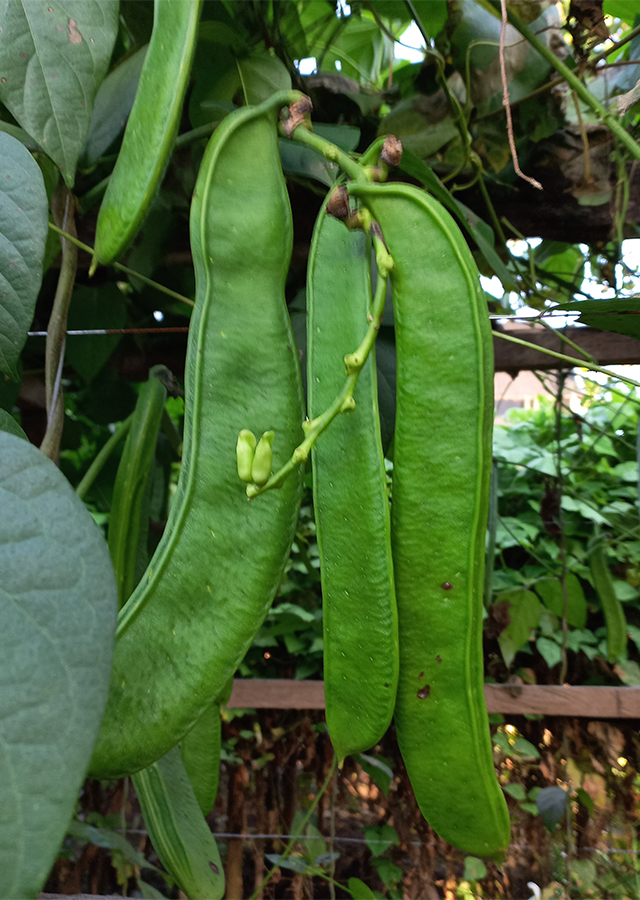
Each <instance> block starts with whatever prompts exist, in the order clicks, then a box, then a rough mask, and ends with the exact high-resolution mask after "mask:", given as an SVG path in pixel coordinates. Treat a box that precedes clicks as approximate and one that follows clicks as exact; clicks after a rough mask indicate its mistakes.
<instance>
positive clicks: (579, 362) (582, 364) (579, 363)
mask: <svg viewBox="0 0 640 900" xmlns="http://www.w3.org/2000/svg"><path fill="white" fill-rule="evenodd" d="M492 334H493V336H494V337H498V338H500V339H501V340H503V341H510V342H511V343H512V344H519V345H520V346H521V347H527V349H529V350H537V351H538V352H539V353H546V355H547V356H553V358H554V359H561V360H563V361H564V362H568V363H571V365H572V366H576V367H577V368H579V369H590V370H591V371H592V372H602V374H603V375H608V376H609V378H615V379H616V380H617V381H624V382H625V383H626V384H631V385H633V387H640V381H635V380H634V379H633V378H627V376H626V375H618V374H617V373H616V372H612V371H611V369H603V368H602V366H594V365H593V363H590V362H587V361H586V360H584V359H576V358H575V357H574V356H565V354H564V353H556V352H555V350H548V349H547V348H546V347H541V346H540V345H539V344H532V343H530V342H529V341H521V340H520V338H516V337H512V336H511V335H510V334H503V333H502V332H500V331H494V332H492Z"/></svg>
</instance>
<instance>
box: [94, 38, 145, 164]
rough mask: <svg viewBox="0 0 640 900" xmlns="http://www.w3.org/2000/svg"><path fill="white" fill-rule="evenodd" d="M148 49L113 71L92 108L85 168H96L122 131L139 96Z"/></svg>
mask: <svg viewBox="0 0 640 900" xmlns="http://www.w3.org/2000/svg"><path fill="white" fill-rule="evenodd" d="M146 55H147V48H146V47H142V48H141V49H140V50H138V52H137V53H134V54H133V56H129V57H128V58H127V59H126V60H125V61H124V62H123V63H121V64H120V65H119V66H118V68H117V69H114V70H113V72H110V73H109V75H107V77H106V78H105V80H104V81H103V82H102V84H101V85H100V89H99V91H98V93H97V94H96V99H95V103H94V105H93V115H92V116H91V123H90V125H89V133H88V135H87V141H86V143H85V145H84V150H83V151H82V160H81V163H82V165H86V166H93V165H94V164H95V163H96V162H97V161H98V160H99V159H100V157H101V156H102V154H103V153H104V152H105V150H107V149H108V147H109V146H110V145H111V144H112V143H113V141H114V140H115V139H116V138H117V137H118V135H119V134H120V132H121V131H122V130H123V128H124V126H125V124H126V121H127V119H128V117H129V113H130V112H131V107H132V106H133V101H134V100H135V97H136V91H137V89H138V82H139V81H140V72H141V71H142V64H143V62H144V58H145V56H146Z"/></svg>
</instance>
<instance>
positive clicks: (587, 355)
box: [538, 316, 598, 365]
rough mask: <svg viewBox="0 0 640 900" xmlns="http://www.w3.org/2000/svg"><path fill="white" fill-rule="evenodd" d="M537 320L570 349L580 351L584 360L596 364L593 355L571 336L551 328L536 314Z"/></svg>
mask: <svg viewBox="0 0 640 900" xmlns="http://www.w3.org/2000/svg"><path fill="white" fill-rule="evenodd" d="M538 322H540V324H541V325H543V326H544V327H545V328H546V329H548V330H549V331H551V332H552V333H553V334H555V335H557V336H558V337H559V338H560V340H561V341H562V342H563V343H564V344H567V345H568V346H569V347H571V349H572V350H575V351H576V353H582V355H583V356H584V358H585V359H586V360H588V361H589V362H590V363H595V364H596V365H597V364H598V363H597V360H596V358H595V356H592V355H591V354H590V353H587V351H586V350H583V349H582V347H580V346H579V345H578V344H576V342H575V341H572V340H571V338H569V337H567V336H566V334H564V333H563V332H562V331H558V329H557V328H553V327H552V326H551V325H549V323H548V322H546V321H545V320H544V319H542V318H541V317H540V316H538Z"/></svg>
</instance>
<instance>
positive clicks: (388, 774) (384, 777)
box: [353, 753, 393, 796]
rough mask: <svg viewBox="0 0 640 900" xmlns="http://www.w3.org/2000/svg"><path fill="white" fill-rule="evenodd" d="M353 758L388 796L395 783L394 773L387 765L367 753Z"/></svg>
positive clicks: (358, 754)
mask: <svg viewBox="0 0 640 900" xmlns="http://www.w3.org/2000/svg"><path fill="white" fill-rule="evenodd" d="M353 758H354V760H355V761H356V762H357V763H358V765H360V766H361V767H362V768H363V770H364V771H365V772H366V773H367V775H368V776H369V778H371V780H372V781H373V782H374V784H375V785H376V786H377V787H378V788H379V789H380V790H381V791H382V793H383V794H384V795H385V796H386V795H387V794H388V793H389V788H390V787H391V782H392V781H393V771H392V770H391V768H390V767H389V766H388V765H387V763H386V762H383V761H382V760H381V759H377V758H376V757H375V756H369V754H367V753H356V754H355V755H354V757H353Z"/></svg>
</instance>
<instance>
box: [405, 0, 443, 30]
mask: <svg viewBox="0 0 640 900" xmlns="http://www.w3.org/2000/svg"><path fill="white" fill-rule="evenodd" d="M413 8H414V10H415V11H416V15H417V16H418V17H419V19H420V25H421V26H422V30H423V31H424V32H425V33H426V34H427V35H428V36H429V37H430V38H434V37H436V35H438V34H440V32H441V31H442V29H443V28H444V26H445V24H446V21H447V0H413Z"/></svg>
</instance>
